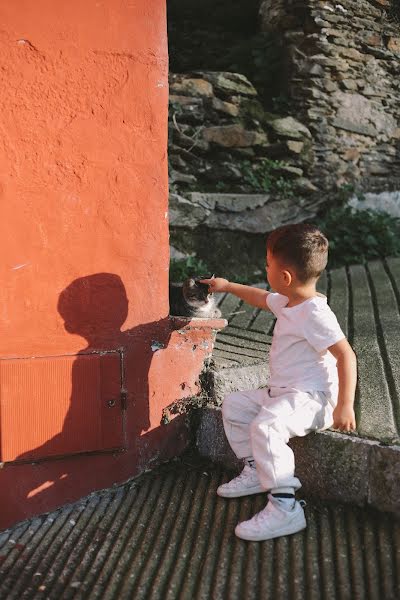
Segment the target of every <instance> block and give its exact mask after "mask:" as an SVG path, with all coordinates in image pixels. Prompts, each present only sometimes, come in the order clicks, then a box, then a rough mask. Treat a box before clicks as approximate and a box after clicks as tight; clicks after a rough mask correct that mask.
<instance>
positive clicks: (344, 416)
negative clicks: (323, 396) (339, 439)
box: [332, 406, 356, 431]
mask: <svg viewBox="0 0 400 600" xmlns="http://www.w3.org/2000/svg"><path fill="white" fill-rule="evenodd" d="M332 427H333V429H339V430H340V431H354V430H355V429H356V417H355V414H354V410H353V408H352V407H351V406H336V408H335V410H334V411H333V425H332Z"/></svg>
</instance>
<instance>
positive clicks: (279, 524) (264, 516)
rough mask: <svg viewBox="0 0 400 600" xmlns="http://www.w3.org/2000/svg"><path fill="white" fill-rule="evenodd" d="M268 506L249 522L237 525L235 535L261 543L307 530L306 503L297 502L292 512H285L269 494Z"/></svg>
mask: <svg viewBox="0 0 400 600" xmlns="http://www.w3.org/2000/svg"><path fill="white" fill-rule="evenodd" d="M268 500H269V502H268V504H267V506H266V507H265V508H264V509H263V510H262V511H260V512H259V513H257V514H256V515H255V516H254V517H253V518H252V519H250V520H249V521H243V522H242V523H239V525H236V528H235V533H236V535H237V536H238V537H240V538H242V540H248V541H251V542H260V541H262V540H271V539H272V538H276V537H280V536H282V535H290V534H291V533H296V532H297V531H301V530H302V529H305V527H306V526H307V523H306V518H305V516H304V510H303V505H304V504H305V503H304V501H302V500H301V501H300V502H297V501H296V502H295V504H294V507H293V508H292V509H291V510H285V509H283V508H281V507H280V506H279V503H278V502H276V501H274V498H273V496H272V495H271V494H268Z"/></svg>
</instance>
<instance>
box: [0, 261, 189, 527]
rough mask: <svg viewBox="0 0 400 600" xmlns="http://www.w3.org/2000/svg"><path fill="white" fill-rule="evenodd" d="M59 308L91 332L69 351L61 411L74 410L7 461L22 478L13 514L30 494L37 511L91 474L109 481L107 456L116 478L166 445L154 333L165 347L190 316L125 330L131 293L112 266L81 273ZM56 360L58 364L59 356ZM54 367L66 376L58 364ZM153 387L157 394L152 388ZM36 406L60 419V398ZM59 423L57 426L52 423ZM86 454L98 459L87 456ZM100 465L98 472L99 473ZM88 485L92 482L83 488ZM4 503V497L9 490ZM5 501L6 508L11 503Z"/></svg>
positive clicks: (100, 483)
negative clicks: (152, 376) (154, 409)
mask: <svg viewBox="0 0 400 600" xmlns="http://www.w3.org/2000/svg"><path fill="white" fill-rule="evenodd" d="M57 308H58V311H59V313H60V315H61V316H62V318H63V319H64V326H65V329H66V331H67V332H68V333H70V334H72V335H79V336H81V337H83V338H85V340H86V342H87V344H86V346H85V347H84V348H82V349H81V350H80V352H79V353H78V356H74V357H73V358H71V357H67V358H68V359H69V360H73V364H72V371H71V372H72V376H71V377H72V382H71V386H70V387H68V390H70V391H71V393H70V397H69V403H68V396H67V398H66V399H65V403H64V413H63V414H64V415H65V410H66V409H65V406H67V407H68V410H67V413H66V416H65V419H64V423H63V427H62V430H61V431H60V432H59V433H57V434H56V435H53V436H52V437H51V438H49V439H47V441H45V442H44V443H42V444H41V445H37V446H36V447H32V448H30V447H29V442H28V441H27V440H26V441H25V448H28V449H27V450H26V451H24V452H23V453H20V454H19V455H18V456H17V457H16V459H15V460H16V461H17V463H18V464H16V463H14V464H12V463H6V464H5V468H4V469H3V474H4V475H5V474H6V473H5V472H9V474H10V473H11V472H12V477H14V478H17V479H18V478H19V479H18V481H17V484H16V487H17V489H16V490H14V494H13V497H12V502H13V504H14V508H13V509H12V510H10V515H11V513H12V514H14V513H17V514H19V513H21V514H23V513H24V512H26V511H24V509H23V506H24V505H25V506H26V503H27V501H29V502H31V503H32V504H33V508H34V510H33V511H32V510H31V511H28V514H29V513H30V514H32V512H36V513H38V512H42V511H44V510H48V506H49V505H53V506H54V505H57V502H58V500H57V498H58V497H59V498H60V502H59V504H60V503H65V502H68V501H69V498H71V499H74V498H76V497H77V493H76V491H77V490H79V489H80V487H82V485H83V488H84V487H85V485H87V482H83V483H82V478H85V477H87V476H88V477H90V482H91V483H92V482H94V484H93V488H95V487H96V486H97V489H99V488H100V487H104V486H106V485H109V479H108V480H104V477H103V475H102V473H101V465H102V462H101V461H102V460H103V461H104V460H105V459H106V460H108V463H107V465H108V468H109V467H110V461H111V462H112V461H114V462H115V469H116V471H115V474H116V478H115V480H118V478H119V480H121V477H122V478H123V477H125V478H128V477H129V476H131V475H132V474H134V473H133V466H134V465H135V464H137V463H139V466H140V462H141V461H142V463H146V459H147V458H148V456H151V450H152V449H154V447H157V444H159V446H160V447H161V448H162V438H163V436H165V427H164V428H163V427H156V428H153V429H151V430H150V431H148V430H149V428H150V424H151V423H150V420H151V419H150V409H151V406H150V404H151V399H150V398H149V370H150V365H151V362H152V360H153V357H154V350H155V348H154V343H155V342H154V340H157V344H158V346H159V348H161V349H164V348H167V346H168V344H169V341H170V337H171V334H172V332H173V331H174V330H176V329H179V328H180V327H181V326H182V325H183V324H185V323H186V321H182V322H180V321H179V320H177V319H175V320H174V321H171V320H170V319H169V318H168V317H166V318H164V319H160V320H159V321H155V322H149V323H145V324H141V325H138V326H137V327H134V328H132V329H128V330H125V331H121V327H122V325H123V323H124V322H125V320H126V317H127V315H128V298H127V295H126V291H125V287H124V284H123V282H122V280H121V279H120V277H119V276H118V275H115V274H112V273H97V274H94V275H90V276H87V277H81V278H79V279H76V280H75V281H73V282H72V283H71V284H70V285H69V286H68V287H67V288H66V289H65V290H64V291H63V292H62V293H61V295H60V298H59V301H58V306H57ZM50 360H52V361H53V364H55V361H57V360H60V359H59V358H57V357H55V358H53V359H50ZM54 375H55V377H57V376H60V375H59V374H57V369H55V371H54ZM61 375H62V372H61ZM64 387H65V385H64ZM153 387H154V386H152V388H153ZM60 393H61V392H60ZM152 393H153V395H154V391H153V392H152ZM54 401H55V402H58V403H59V402H60V396H59V395H57V396H54ZM38 409H39V410H40V411H42V413H43V420H44V421H45V420H46V419H48V420H50V421H51V419H52V418H53V421H54V422H56V421H57V419H55V418H54V415H56V416H57V411H59V410H60V408H59V407H58V406H57V404H53V405H47V406H45V405H42V406H39V407H38V406H35V407H33V408H32V409H31V408H29V407H28V410H31V413H32V415H34V411H35V410H36V417H35V418H37V410H38ZM25 418H28V417H25ZM153 421H154V419H153ZM31 426H32V424H31ZM43 427H44V429H43V431H45V430H46V423H44V424H43ZM48 427H51V423H50V425H49V426H48ZM175 427H176V425H175ZM27 428H28V429H29V425H27ZM172 429H174V426H173V427H172ZM172 429H171V432H172ZM56 430H57V428H56V427H53V431H56ZM146 432H147V433H146ZM143 433H145V435H143ZM21 434H22V432H21ZM178 436H179V434H178ZM44 437H45V435H44V434H43V438H44ZM93 453H95V454H94V455H93ZM101 453H103V454H101ZM126 453H128V454H129V461H126V460H125V462H124V465H125V466H122V467H121V460H119V459H121V456H123V455H124V454H125V455H126ZM88 454H89V455H90V454H91V456H90V458H91V461H92V462H88ZM49 458H51V459H52V460H48V459H49ZM57 459H58V460H57ZM85 459H86V467H85V468H86V472H88V471H89V475H85V474H82V469H81V464H82V463H84V462H85ZM93 461H94V462H93ZM128 462H129V465H128V467H127V466H126V465H127V463H128ZM27 463H28V464H27ZM96 465H97V466H96ZM96 469H98V471H99V472H98V473H93V470H96ZM0 473H1V471H0ZM102 477H103V479H102ZM6 483H7V480H6ZM2 487H3V486H2ZM83 488H82V489H83ZM93 488H92V489H93ZM3 489H4V488H3ZM85 493H87V490H86V489H83V494H85ZM66 498H67V500H66ZM49 499H50V502H48V500H49ZM9 501H10V498H9V499H8V502H9ZM3 503H4V504H5V503H6V500H5V499H4V498H3ZM3 503H2V507H1V512H3V511H4V504H3ZM59 504H58V505H59ZM18 505H20V508H21V510H19V509H18ZM16 507H17V509H16ZM5 508H6V512H7V506H6V507H5ZM10 515H9V516H8V519H7V515H5V518H6V519H7V521H8V522H9V521H11V520H13V519H14V520H15V518H14V517H11V516H10ZM3 516H4V515H3ZM0 527H1V524H0Z"/></svg>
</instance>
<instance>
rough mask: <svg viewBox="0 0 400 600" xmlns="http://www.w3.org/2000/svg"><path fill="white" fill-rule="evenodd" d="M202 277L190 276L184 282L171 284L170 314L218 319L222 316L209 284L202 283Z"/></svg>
mask: <svg viewBox="0 0 400 600" xmlns="http://www.w3.org/2000/svg"><path fill="white" fill-rule="evenodd" d="M200 279H203V277H196V278H194V277H189V278H188V279H185V281H184V282H183V283H170V284H169V306H170V315H175V316H180V317H199V318H202V319H212V318H215V319H218V318H219V317H220V316H221V311H220V310H219V308H217V304H216V300H215V296H214V294H210V293H209V290H208V285H207V284H206V283H200V281H199V280H200ZM204 279H209V277H204Z"/></svg>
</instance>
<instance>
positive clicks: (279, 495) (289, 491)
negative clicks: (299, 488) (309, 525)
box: [271, 488, 296, 510]
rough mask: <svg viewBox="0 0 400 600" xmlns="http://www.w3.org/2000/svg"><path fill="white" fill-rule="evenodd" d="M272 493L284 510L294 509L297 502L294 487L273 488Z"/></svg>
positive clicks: (275, 500)
mask: <svg viewBox="0 0 400 600" xmlns="http://www.w3.org/2000/svg"><path fill="white" fill-rule="evenodd" d="M271 494H272V496H273V498H274V502H276V503H277V504H278V505H279V506H280V507H281V508H283V510H292V509H293V508H294V505H295V504H296V498H295V495H294V489H293V488H276V489H274V490H271Z"/></svg>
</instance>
